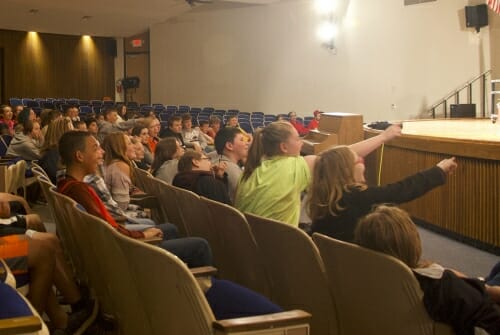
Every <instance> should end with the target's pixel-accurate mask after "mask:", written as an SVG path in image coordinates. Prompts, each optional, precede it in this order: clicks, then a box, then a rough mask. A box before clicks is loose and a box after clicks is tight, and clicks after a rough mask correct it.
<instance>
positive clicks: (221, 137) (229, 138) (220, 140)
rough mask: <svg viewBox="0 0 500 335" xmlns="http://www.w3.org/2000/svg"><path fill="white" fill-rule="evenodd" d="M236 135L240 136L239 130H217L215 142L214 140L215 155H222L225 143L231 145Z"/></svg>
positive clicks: (227, 128)
mask: <svg viewBox="0 0 500 335" xmlns="http://www.w3.org/2000/svg"><path fill="white" fill-rule="evenodd" d="M238 134H242V132H241V130H240V129H239V128H231V127H226V128H222V129H221V130H219V131H218V132H217V135H215V140H214V145H215V150H217V153H218V154H219V155H222V154H224V148H225V147H226V143H227V142H230V143H233V142H234V139H235V138H236V135H238Z"/></svg>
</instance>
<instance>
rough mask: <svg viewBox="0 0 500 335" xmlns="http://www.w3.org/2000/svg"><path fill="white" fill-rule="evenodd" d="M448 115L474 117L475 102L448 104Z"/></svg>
mask: <svg viewBox="0 0 500 335" xmlns="http://www.w3.org/2000/svg"><path fill="white" fill-rule="evenodd" d="M450 117H452V118H461V117H466V118H471V117H476V104H456V105H450Z"/></svg>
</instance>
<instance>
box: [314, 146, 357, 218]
mask: <svg viewBox="0 0 500 335" xmlns="http://www.w3.org/2000/svg"><path fill="white" fill-rule="evenodd" d="M364 181H365V180H364V164H363V160H362V158H361V157H359V156H358V155H357V154H356V153H355V152H354V151H352V150H351V149H350V148H349V147H348V146H337V147H335V148H332V149H329V150H326V151H323V152H322V153H320V154H319V155H318V158H317V159H316V162H315V163H314V169H313V173H312V182H311V185H310V187H309V191H308V193H309V195H310V197H309V198H308V202H307V208H308V210H309V215H310V217H311V219H312V220H313V221H314V220H317V219H321V218H323V217H325V216H326V215H328V214H330V215H334V216H335V215H337V214H338V213H339V212H340V211H342V209H343V208H342V207H341V206H340V205H339V201H340V199H342V197H343V194H344V192H346V191H349V190H350V189H351V188H352V187H357V188H361V189H363V188H365V187H366V186H365V185H364Z"/></svg>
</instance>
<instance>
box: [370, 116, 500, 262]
mask: <svg viewBox="0 0 500 335" xmlns="http://www.w3.org/2000/svg"><path fill="white" fill-rule="evenodd" d="M378 133H379V131H376V130H372V129H369V128H365V137H371V136H374V135H376V134H378ZM451 156H455V157H456V159H457V162H458V169H457V171H456V172H455V174H454V175H452V176H450V177H449V178H448V181H447V183H446V185H444V186H442V187H439V188H437V189H435V190H433V191H431V192H429V193H428V194H426V195H425V196H424V197H422V198H420V199H417V200H414V201H412V202H410V203H407V204H404V205H402V206H401V207H403V208H405V209H406V210H407V211H408V212H410V214H412V215H413V216H415V217H417V218H419V219H421V220H423V221H425V222H428V223H431V224H432V225H433V226H434V227H435V228H436V230H439V231H442V232H446V233H448V234H449V235H450V236H453V237H455V238H458V239H462V240H463V241H465V242H469V243H471V244H473V245H475V246H478V247H481V248H483V249H487V250H488V251H491V252H493V253H496V254H499V252H500V123H498V122H497V123H496V124H493V123H492V122H491V120H490V119H445V120H437V119H432V120H411V121H404V122H403V136H401V137H400V138H397V139H395V140H393V141H391V142H389V143H386V144H385V145H384V146H383V147H382V148H381V149H379V150H378V151H377V152H375V153H373V154H371V155H370V156H369V157H367V159H366V164H367V169H366V171H367V180H368V182H369V183H371V184H377V183H378V182H379V179H380V183H381V184H382V185H383V184H387V183H391V182H395V181H398V180H400V179H402V178H404V177H406V176H409V175H411V174H414V173H416V172H418V171H420V170H423V169H427V168H430V167H432V166H433V165H435V164H436V163H438V162H439V161H440V160H442V159H444V158H448V157H451Z"/></svg>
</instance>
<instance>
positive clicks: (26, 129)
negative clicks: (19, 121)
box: [23, 120, 33, 135]
mask: <svg viewBox="0 0 500 335" xmlns="http://www.w3.org/2000/svg"><path fill="white" fill-rule="evenodd" d="M32 131H33V121H30V120H26V121H24V123H23V134H24V135H28V134H30V133H31V132H32Z"/></svg>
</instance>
